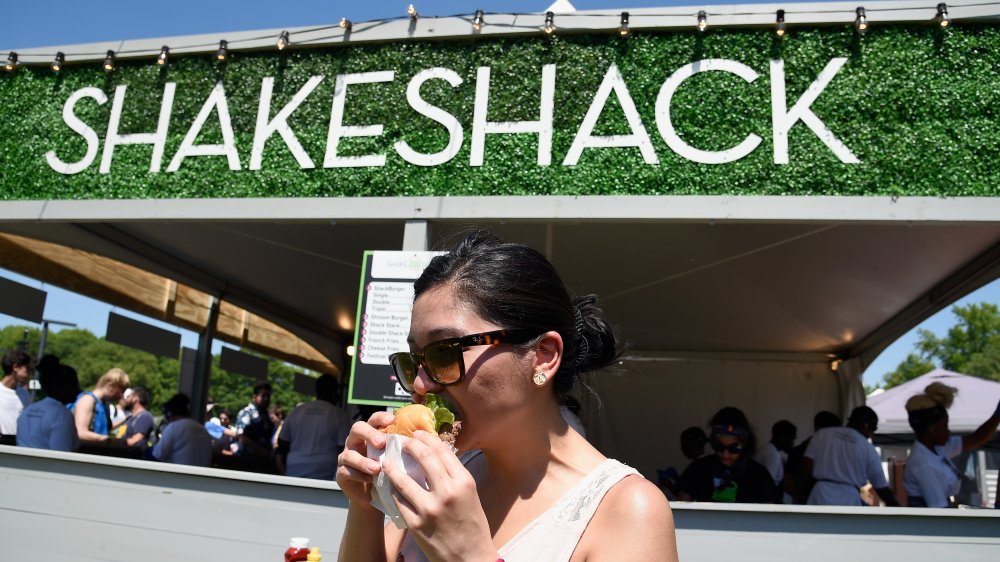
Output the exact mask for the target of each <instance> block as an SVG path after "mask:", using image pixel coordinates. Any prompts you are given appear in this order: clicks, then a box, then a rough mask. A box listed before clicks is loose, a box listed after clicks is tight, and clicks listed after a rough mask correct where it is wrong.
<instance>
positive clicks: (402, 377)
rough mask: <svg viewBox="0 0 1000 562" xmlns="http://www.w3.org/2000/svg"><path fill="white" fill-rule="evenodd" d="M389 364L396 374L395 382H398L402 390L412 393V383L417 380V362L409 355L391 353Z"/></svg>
mask: <svg viewBox="0 0 1000 562" xmlns="http://www.w3.org/2000/svg"><path fill="white" fill-rule="evenodd" d="M389 363H390V364H391V365H392V370H393V372H394V373H396V380H397V381H399V384H400V386H402V387H403V390H407V391H411V392H412V391H413V381H415V380H416V379H417V362H416V361H414V359H413V355H411V354H409V353H393V354H392V355H390V356H389Z"/></svg>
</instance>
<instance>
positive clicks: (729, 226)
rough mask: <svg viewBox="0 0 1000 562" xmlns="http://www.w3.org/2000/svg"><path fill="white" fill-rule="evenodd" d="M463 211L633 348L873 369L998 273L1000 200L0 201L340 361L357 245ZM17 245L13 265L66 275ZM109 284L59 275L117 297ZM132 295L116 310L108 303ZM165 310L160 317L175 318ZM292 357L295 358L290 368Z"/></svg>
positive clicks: (33, 231)
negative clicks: (531, 255)
mask: <svg viewBox="0 0 1000 562" xmlns="http://www.w3.org/2000/svg"><path fill="white" fill-rule="evenodd" d="M407 220H428V221H429V223H430V225H431V229H430V230H431V236H430V237H431V240H430V244H431V246H435V245H441V244H443V243H444V242H442V241H446V240H448V239H450V238H452V237H453V236H454V235H455V233H456V232H459V231H461V230H462V229H463V228H467V227H468V226H469V225H470V224H478V225H482V226H487V227H489V228H491V229H493V230H494V231H495V232H497V233H498V234H499V235H501V236H503V237H505V238H507V239H510V240H513V241H520V242H525V243H528V244H530V245H532V246H534V247H536V248H539V249H540V250H542V251H544V252H545V253H546V254H547V255H548V256H549V257H550V258H551V259H552V260H553V262H554V263H555V265H556V267H557V268H558V269H559V271H560V272H561V273H562V274H563V276H564V278H565V280H566V283H567V285H568V286H569V287H570V288H571V290H573V291H574V292H576V293H578V294H585V293H591V292H593V293H597V294H598V295H599V296H600V297H601V299H602V303H603V305H604V307H605V309H606V311H607V312H608V314H609V316H610V318H611V320H612V321H613V322H614V323H616V324H617V325H618V326H619V327H620V330H621V333H622V335H623V337H624V339H625V341H627V342H628V343H629V345H630V348H631V350H632V352H633V354H636V355H644V356H647V357H662V356H677V355H685V354H686V355H687V356H697V355H698V354H711V355H712V356H713V357H720V356H722V355H724V354H726V353H731V354H744V355H748V354H749V355H753V354H771V355H776V354H795V355H796V356H797V357H796V360H803V359H804V358H805V357H806V356H808V357H810V358H812V359H810V360H815V361H817V362H829V361H830V359H831V357H833V356H836V357H840V358H844V359H849V358H852V357H860V358H861V363H862V368H863V366H864V364H866V363H867V362H870V361H871V360H872V359H874V357H875V356H877V354H878V353H879V352H880V351H881V350H882V349H884V347H885V346H887V345H888V344H889V343H891V342H892V341H893V340H894V339H895V338H897V337H898V336H899V335H901V334H903V333H905V331H907V330H908V329H910V328H912V327H913V326H914V325H916V324H917V323H919V322H920V321H921V320H923V319H924V318H926V317H927V316H929V315H930V314H933V313H934V312H936V311H937V310H940V309H941V308H943V307H945V306H947V305H949V304H950V303H951V302H953V301H954V300H955V299H956V298H958V297H960V296H962V295H964V294H966V293H968V292H969V291H972V290H974V289H975V288H978V287H979V286H981V285H982V284H985V283H987V282H989V281H991V280H993V279H995V278H996V277H997V276H998V273H1000V200H997V199H993V198H984V199H977V198H961V199H941V198H902V199H897V200H892V199H889V198H876V197H428V198H384V199H383V198H333V199H268V200H172V201H48V202H35V201H22V202H16V201H15V202H0V232H6V233H9V234H13V235H17V236H22V237H27V238H32V239H36V240H41V241H45V242H50V243H55V244H60V245H63V246H68V247H71V248H77V249H81V250H85V251H87V252H92V253H94V254H97V255H99V256H105V257H108V258H112V259H114V260H117V261H120V262H122V263H125V264H128V265H130V266H134V267H136V268H139V269H142V270H145V271H149V272H151V273H154V274H156V275H159V276H162V277H164V278H166V279H170V280H173V281H175V282H177V283H179V284H182V285H184V286H186V287H190V288H192V289H194V290H197V291H202V292H204V293H206V294H209V295H212V296H216V297H218V298H220V299H221V300H222V301H224V302H228V303H231V304H232V305H234V306H236V307H239V308H242V309H245V310H247V311H249V312H250V313H252V314H254V315H257V316H260V317H261V318H263V319H267V320H268V321H271V322H274V323H275V324H277V325H279V326H281V327H282V328H284V329H286V330H288V331H289V332H291V333H293V334H295V335H296V336H298V337H299V338H301V339H302V340H303V341H304V342H306V343H307V344H309V346H311V347H313V348H315V349H316V350H318V351H319V352H320V353H321V354H322V355H323V356H325V357H327V358H329V359H330V361H331V362H332V363H333V364H339V363H340V361H342V359H343V355H342V349H343V347H342V346H344V345H347V344H349V343H351V340H352V337H353V329H354V322H355V313H356V306H357V298H358V283H359V280H360V274H361V271H360V265H361V256H362V252H363V251H364V250H398V249H401V247H402V242H403V234H404V226H405V223H406V221H407ZM22 258H25V256H21V257H18V256H17V255H16V254H12V255H10V256H7V257H5V258H4V262H5V267H8V268H10V269H12V270H14V271H19V272H22V273H25V274H27V275H30V276H34V277H36V278H39V279H42V280H43V281H46V282H48V283H51V284H54V285H58V286H67V285H69V284H70V283H69V282H68V277H67V276H65V275H64V274H61V273H59V270H58V269H50V270H47V269H44V268H37V267H35V268H32V267H31V266H30V264H31V263H32V260H30V259H22ZM101 286H102V283H101V280H100V279H92V280H91V282H89V283H88V282H84V281H82V280H77V281H75V282H73V283H72V286H70V287H69V288H70V289H72V290H75V291H78V292H80V293H83V294H88V295H95V296H97V298H103V299H105V300H106V299H108V296H107V291H104V290H103V289H101ZM114 304H121V305H122V306H126V304H123V303H114ZM167 321H171V320H170V319H167ZM299 363H300V364H302V362H299Z"/></svg>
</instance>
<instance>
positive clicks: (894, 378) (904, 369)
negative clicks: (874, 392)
mask: <svg viewBox="0 0 1000 562" xmlns="http://www.w3.org/2000/svg"><path fill="white" fill-rule="evenodd" d="M934 368H935V365H934V363H932V362H931V361H928V360H927V359H924V358H923V357H921V356H920V355H917V354H916V353H911V354H909V355H907V356H906V359H904V360H903V362H902V363H900V364H899V366H898V367H896V370H894V371H893V372H891V373H886V374H885V376H884V377H882V388H886V389H889V388H892V387H894V386H899V385H901V384H903V383H904V382H906V381H910V380H913V379H915V378H917V377H919V376H921V375H925V374H927V373H929V372H930V371H933V370H934Z"/></svg>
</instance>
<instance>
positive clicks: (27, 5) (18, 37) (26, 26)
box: [0, 0, 1000, 384]
mask: <svg viewBox="0 0 1000 562" xmlns="http://www.w3.org/2000/svg"><path fill="white" fill-rule="evenodd" d="M551 3H552V2H551V1H549V0H540V1H533V0H496V1H488V0H467V1H451V0H447V1H445V0H437V1H430V2H419V1H418V2H414V4H415V5H416V7H417V10H418V11H419V12H420V13H421V14H423V15H442V16H444V15H454V14H471V13H473V12H475V10H476V9H482V10H484V11H485V12H487V13H489V12H543V11H545V10H546V8H547V7H548V6H549V5H550V4H551ZM572 3H573V5H574V6H576V7H577V9H581V10H586V9H614V10H626V9H629V8H650V7H657V6H661V7H662V6H684V5H697V3H696V2H691V1H677V0H629V1H625V2H618V1H610V0H575V1H573V2H572ZM732 3H736V2H732ZM743 3H754V2H743ZM407 4H408V2H405V1H366V2H336V1H334V2H331V1H329V0H304V1H289V2H273V1H263V0H238V1H237V2H219V1H212V0H198V1H193V0H172V1H170V2H138V1H136V0H106V1H100V0H94V1H81V0H72V1H70V0H48V1H38V2H28V1H16V0H8V1H7V2H4V3H3V5H2V6H0V49H18V48H20V49H25V48H30V47H44V46H52V45H70V44H77V43H92V42H97V41H109V40H118V39H139V38H153V37H170V36H178V35H191V34H198V33H222V32H226V31H246V30H253V29H275V28H285V27H289V28H291V27H298V26H320V25H328V24H333V23H336V22H338V21H340V18H342V17H346V18H348V19H351V20H353V21H366V20H373V19H385V18H395V17H402V16H405V14H406V7H407ZM2 54H3V53H0V55H2ZM3 58H5V57H3ZM0 275H3V276H4V277H7V278H10V279H13V280H15V281H19V282H22V283H25V284H27V285H30V286H33V287H37V288H42V289H44V290H46V291H48V300H47V302H46V307H45V318H46V319H51V320H60V321H67V322H72V323H75V324H77V325H78V326H80V327H82V328H86V329H88V330H90V331H92V332H94V333H95V334H97V335H99V336H103V335H104V332H105V328H106V326H107V319H108V313H109V312H110V311H111V310H112V307H110V306H108V305H106V304H103V303H100V302H98V301H94V300H93V299H89V298H86V297H81V296H78V295H74V294H73V293H70V292H68V291H64V290H62V289H59V288H56V287H52V286H47V285H44V284H42V283H40V282H38V281H35V280H31V279H28V278H25V277H22V276H19V275H17V274H14V273H12V272H9V271H7V270H4V269H2V268H0ZM981 301H987V302H992V303H1000V283H997V282H994V283H992V284H990V285H987V286H986V287H984V288H982V289H980V290H979V291H976V292H974V293H972V294H971V295H969V296H968V297H966V298H964V299H962V300H960V301H959V303H960V304H966V303H969V302H981ZM950 309H951V307H948V308H947V309H945V310H943V311H942V312H940V313H938V314H936V315H934V316H933V317H931V318H929V319H928V320H927V321H925V322H924V323H923V324H921V327H923V328H926V329H929V330H931V331H933V332H935V333H938V334H943V333H944V332H945V331H946V330H947V329H948V328H949V327H950V326H951V325H952V324H953V323H954V315H953V314H951V312H950ZM114 310H115V312H117V313H119V314H122V315H125V316H131V317H133V318H136V319H140V320H143V321H147V322H151V323H154V324H158V325H160V326H162V327H164V328H167V329H169V330H172V331H175V332H181V333H182V340H183V345H185V346H186V347H194V346H196V345H197V337H196V336H195V335H194V334H193V333H190V332H186V331H183V330H181V329H179V328H176V327H173V326H169V325H165V324H159V323H157V322H156V321H154V320H151V319H148V318H144V317H141V316H139V315H135V314H132V313H129V312H128V311H125V310H121V309H114ZM12 323H13V324H24V321H22V320H19V319H16V318H12V317H10V316H5V315H3V314H0V326H6V325H9V324H12ZM914 342H916V333H915V331H913V332H910V333H909V334H907V335H905V336H903V337H902V338H900V339H899V340H898V341H897V342H896V343H895V344H893V345H892V346H891V347H890V348H889V349H887V350H886V351H885V352H884V353H882V355H881V356H880V357H879V358H878V359H877V360H876V361H875V362H874V363H873V364H872V365H871V367H869V369H868V371H867V372H866V373H865V377H864V379H865V383H867V384H874V383H877V382H878V381H879V380H881V378H882V375H883V374H884V373H886V372H888V371H891V370H892V369H894V368H895V366H896V365H897V364H898V363H899V362H900V361H901V360H902V359H903V358H905V357H906V354H907V353H909V352H910V351H911V350H912V349H913V344H914ZM216 348H218V344H216Z"/></svg>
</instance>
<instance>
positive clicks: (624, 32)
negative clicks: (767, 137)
mask: <svg viewBox="0 0 1000 562" xmlns="http://www.w3.org/2000/svg"><path fill="white" fill-rule="evenodd" d="M406 12H407V15H408V16H409V17H410V18H411V19H413V20H416V19H418V18H419V13H418V12H417V9H416V7H415V6H414V5H413V4H409V5H408V6H407V9H406ZM855 14H856V17H855V20H854V26H855V29H856V30H857V31H858V32H859V33H864V32H866V31H867V30H868V27H869V22H868V14H867V12H866V10H865V8H864V7H863V6H858V7H857V8H856V9H855ZM697 18H698V20H697V22H698V23H697V27H698V31H700V32H704V31H705V30H706V29H708V13H707V12H706V11H705V10H700V11H699V12H698V15H697ZM934 21H936V22H937V23H938V25H940V26H941V27H949V26H950V25H951V17H950V15H949V13H948V5H947V4H946V3H944V2H941V3H939V4H937V6H936V14H935V16H934ZM485 23H486V22H485V13H484V12H483V10H482V9H477V10H476V11H475V14H474V16H473V18H472V29H473V30H474V31H476V32H478V31H481V30H482V28H483V26H484V25H485ZM629 24H630V14H629V12H621V16H620V23H619V27H618V33H619V35H620V36H621V37H627V36H628V35H629V34H630V33H631V29H630V26H629ZM353 25H354V24H353V22H352V21H351V20H349V19H347V18H346V17H344V18H341V19H340V27H341V28H342V29H344V30H347V31H350V30H351V29H352V28H353ZM542 30H543V31H544V32H545V33H546V34H549V35H551V34H553V33H555V30H556V26H555V13H554V12H552V11H548V12H545V23H544V26H543V28H542ZM787 32H788V28H787V25H786V23H785V10H777V12H776V14H775V34H776V35H777V36H778V37H784V36H785V35H786V33H787ZM290 45H291V36H290V34H289V32H288V31H287V30H286V31H282V32H281V33H280V34H279V35H278V39H277V48H278V50H279V51H282V50H284V49H286V48H288V47H289V46H290ZM169 56H170V49H169V48H168V47H167V46H166V45H164V46H163V47H161V48H160V52H159V54H158V56H157V58H156V64H157V65H160V66H163V65H166V64H168V62H169ZM215 58H216V60H218V61H219V62H224V61H226V60H227V59H228V58H229V43H228V42H227V41H226V40H221V41H219V48H218V50H217V51H216V53H215ZM65 62H66V55H65V53H63V52H61V51H60V52H58V53H56V55H55V57H54V59H53V60H52V62H51V63H50V64H49V67H50V68H51V69H52V71H53V72H56V73H58V72H61V71H62V69H63V67H64V66H65ZM20 66H21V64H20V62H19V60H18V55H17V53H16V52H14V51H11V52H10V53H9V54H8V56H7V62H6V64H5V65H4V69H5V70H6V71H8V72H11V71H14V70H16V69H17V68H19V67H20ZM102 66H103V67H104V70H105V71H106V72H113V71H114V70H115V69H116V55H115V52H114V51H113V50H108V51H107V55H106V56H105V58H104V62H103V64H102Z"/></svg>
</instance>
